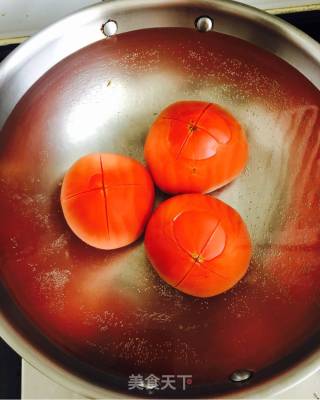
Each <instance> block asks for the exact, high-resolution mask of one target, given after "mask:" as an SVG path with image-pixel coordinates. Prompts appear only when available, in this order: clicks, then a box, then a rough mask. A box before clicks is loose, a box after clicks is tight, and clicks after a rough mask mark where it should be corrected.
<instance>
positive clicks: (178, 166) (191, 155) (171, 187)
mask: <svg viewBox="0 0 320 400" xmlns="http://www.w3.org/2000/svg"><path fill="white" fill-rule="evenodd" d="M145 158H146V160H147V163H148V166H149V169H150V171H151V174H152V176H153V179H154V181H155V183H156V184H157V185H158V186H159V188H160V189H162V190H163V191H165V192H168V193H193V192H196V193H197V192H200V193H207V192H210V191H212V190H214V189H217V188H219V187H221V186H223V185H225V184H227V183H229V182H231V181H232V180H233V179H234V178H235V177H237V176H238V175H239V174H240V172H241V171H242V170H243V169H244V167H245V165H246V162H247V158H248V145H247V141H246V137H245V134H244V132H243V129H242V127H241V126H240V124H239V123H238V122H237V121H236V119H235V118H234V117H233V116H232V115H231V114H230V113H228V112H227V111H226V110H224V109H222V108H221V107H220V106H218V105H216V104H212V103H205V102H202V101H181V102H177V103H174V104H172V105H171V106H169V107H167V108H166V109H165V110H164V111H162V113H161V114H160V115H159V116H158V118H157V119H156V120H155V122H154V123H153V125H152V127H151V129H150V131H149V134H148V136H147V140H146V144H145Z"/></svg>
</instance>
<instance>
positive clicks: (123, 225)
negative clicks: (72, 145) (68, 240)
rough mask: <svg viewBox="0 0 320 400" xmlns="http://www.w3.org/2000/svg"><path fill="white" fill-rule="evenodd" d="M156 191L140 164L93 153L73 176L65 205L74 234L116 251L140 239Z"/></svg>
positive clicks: (64, 197) (70, 175)
mask: <svg viewBox="0 0 320 400" xmlns="http://www.w3.org/2000/svg"><path fill="white" fill-rule="evenodd" d="M153 201H154V187H153V182H152V180H151V177H150V175H149V173H148V172H147V170H146V169H145V168H144V167H143V165H141V164H140V163H139V162H137V161H135V160H133V159H131V158H129V157H125V156H121V155H117V154H90V155H87V156H85V157H82V158H80V159H79V160H78V161H77V162H76V163H75V164H74V165H73V166H72V167H71V168H70V170H69V171H68V172H67V174H66V175H65V177H64V180H63V184H62V189H61V205H62V210H63V213H64V216H65V218H66V221H67V223H68V225H69V227H70V228H71V229H72V231H73V232H74V233H75V234H76V235H77V236H78V237H79V238H80V239H82V240H83V241H84V242H86V243H87V244H89V245H91V246H93V247H97V248H100V249H115V248H119V247H123V246H126V245H128V244H130V243H132V242H133V241H135V240H136V239H137V238H138V237H139V236H140V235H141V233H142V232H143V229H144V226H145V224H146V222H147V220H148V218H149V216H150V213H151V211H152V206H153Z"/></svg>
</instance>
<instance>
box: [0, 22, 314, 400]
mask: <svg viewBox="0 0 320 400" xmlns="http://www.w3.org/2000/svg"><path fill="white" fill-rule="evenodd" d="M186 99H195V100H204V101H210V102H214V103H218V104H220V105H222V106H223V107H225V108H227V109H228V110H229V111H231V112H232V113H233V114H234V115H235V116H236V117H237V118H238V120H239V121H240V122H241V123H242V125H243V127H244V128H245V131H246V134H247V137H248V141H249V144H250V160H249V163H248V166H247V168H246V171H245V172H244V173H243V174H242V175H241V176H240V177H239V178H238V179H237V180H236V181H234V182H233V183H231V184H229V185H228V186H227V187H224V188H222V189H220V190H219V191H217V192H214V193H212V195H213V196H217V197H218V198H220V199H222V200H224V201H225V202H227V203H228V204H230V205H231V206H233V207H234V208H235V209H237V210H238V211H239V212H240V213H241V215H242V217H243V218H244V220H245V222H246V223H247V226H248V228H249V231H250V234H251V238H252V241H253V243H254V253H253V257H252V261H251V264H250V268H249V272H248V274H247V275H246V276H245V278H244V279H243V280H242V281H241V282H240V283H239V284H238V285H237V286H236V287H234V288H233V289H232V290H230V291H228V292H227V293H225V294H222V295H219V296H216V297H213V298H209V299H200V298H194V297H190V296H187V295H183V294H182V293H180V292H178V291H177V290H175V289H173V288H171V287H169V286H168V285H167V284H165V283H164V282H163V281H161V279H160V278H159V277H158V276H157V275H156V273H155V272H154V271H153V269H152V267H151V266H150V264H149V262H148V260H147V259H146V256H145V252H144V247H143V240H142V239H141V240H140V241H138V242H137V243H134V244H133V245H131V246H128V247H126V248H124V249H120V250H116V251H101V250H96V249H94V248H91V247H88V246H87V245H85V244H84V243H82V242H80V241H79V240H78V239H77V238H76V237H75V236H74V235H73V234H72V233H71V231H70V230H69V229H68V227H67V225H66V223H65V221H64V218H63V215H62V212H61V208H60V204H59V192H60V186H61V181H62V178H63V175H64V173H65V172H66V170H67V169H68V168H69V167H70V166H71V164H72V163H73V162H74V161H75V160H76V159H78V158H79V157H81V156H83V155H85V154H87V153H90V152H97V151H101V152H116V153H121V154H125V155H128V156H131V157H134V158H136V159H137V160H140V161H142V162H143V144H144V140H145V137H146V134H147V132H148V127H149V126H150V124H151V123H152V121H153V120H154V118H155V117H156V116H157V114H158V113H159V112H160V111H161V109H162V108H164V107H165V106H166V105H168V104H169V103H171V102H174V101H177V100H186ZM319 104H320V95H319V91H318V90H317V89H316V88H315V86H313V85H312V84H311V83H310V82H309V81H308V80H307V79H306V78H305V77H304V76H303V75H302V74H301V73H300V72H298V71H297V70H295V69H294V68H293V67H291V66H289V64H287V63H286V62H285V61H283V60H281V59H280V58H278V57H276V56H274V55H272V54H271V53H269V52H266V51H264V50H262V49H259V48H258V47H255V46H253V45H252V44H249V43H248V42H245V41H243V40H240V39H237V38H235V37H231V36H228V35H224V34H220V33H217V32H208V33H205V34H203V33H199V32H197V31H196V30H193V29H184V28H159V29H148V30H137V31H133V32H128V33H123V34H119V35H116V36H115V37H112V38H109V39H107V40H101V41H98V42H96V43H94V44H92V45H89V46H87V47H85V48H83V49H81V50H79V51H78V52H76V53H74V54H72V55H71V56H69V57H68V58H66V59H64V60H63V61H61V62H60V63H58V64H57V65H55V66H54V67H53V68H52V69H51V70H49V71H48V72H47V73H46V74H45V75H44V76H43V77H42V78H41V79H39V80H38V81H37V82H36V83H35V84H34V85H33V86H32V88H31V89H30V90H29V91H28V92H27V93H26V94H25V95H24V96H23V98H22V99H21V100H20V101H19V103H18V104H17V106H16V107H15V109H14V110H13V112H12V113H11V115H10V117H9V118H8V120H7V122H6V124H5V125H4V127H3V129H2V132H1V139H0V145H1V147H0V181H1V186H0V210H1V211H0V214H1V225H0V253H1V264H0V269H1V278H2V282H3V284H4V286H5V287H6V288H7V289H8V292H9V293H10V294H9V295H2V296H11V298H13V299H14V301H15V302H16V304H17V305H18V307H19V309H20V310H21V312H22V313H23V314H24V316H25V317H26V318H27V319H28V320H29V321H30V322H31V323H32V324H33V325H34V327H35V330H37V331H38V332H41V334H42V335H43V336H45V337H47V338H49V340H50V342H48V343H47V345H46V346H47V347H55V348H56V349H57V350H55V351H56V352H57V354H60V353H61V354H63V357H67V358H68V360H69V361H68V362H69V369H70V370H71V371H72V372H73V373H74V374H77V373H78V374H79V370H80V367H79V366H80V365H82V367H81V368H82V369H83V371H87V372H86V373H87V378H88V379H89V375H90V379H91V381H92V382H94V380H95V379H96V380H99V385H100V386H102V387H104V386H105V387H106V388H108V387H110V385H111V382H112V383H113V385H114V386H116V388H117V389H119V390H123V391H125V392H127V393H128V390H127V389H128V376H129V375H131V374H139V373H140V374H151V373H153V374H155V375H158V376H159V375H162V374H167V375H168V374H174V375H177V374H188V375H192V385H190V387H189V388H188V392H184V393H182V392H179V391H178V392H172V391H169V392H168V393H166V392H165V391H164V392H163V393H161V395H164V396H166V395H168V396H171V397H172V396H181V395H183V396H184V397H185V396H198V395H204V394H206V395H217V394H219V395H223V394H226V393H228V392H229V391H233V390H238V389H239V388H241V387H242V386H243V385H241V384H235V383H234V382H232V381H231V380H230V376H231V375H232V373H233V372H234V371H237V370H246V371H250V372H251V373H252V374H253V375H252V378H251V379H250V380H249V381H248V382H246V384H245V387H248V386H250V385H252V386H255V385H256V384H257V383H258V382H259V380H260V379H262V378H264V377H266V376H267V377H269V378H270V377H272V376H274V374H276V373H278V372H279V371H281V369H282V368H284V367H287V366H288V364H290V363H292V362H293V360H294V359H295V357H298V356H299V354H300V352H301V349H302V348H303V349H304V351H305V352H308V351H310V350H311V349H312V348H313V347H312V346H314V337H315V335H316V334H317V333H318V329H319V322H318V321H319V317H320V307H319V298H320V286H319V283H318V282H319V280H320V257H319V253H320V251H319V249H320V247H319V237H320V212H319V204H320V203H319V202H320V198H319V197H320V195H319V193H320V192H319V189H318V182H319V179H320V164H319V151H320V150H319V148H320V147H319V146H320V117H319ZM164 168H165V165H164ZM164 198H165V195H163V194H161V193H160V192H159V193H158V195H157V201H158V202H159V201H161V200H163V199H164ZM56 346H57V347H56ZM88 371H89V372H88ZM93 376H95V378H93ZM135 394H137V393H135ZM140 394H141V393H140ZM154 394H155V395H156V396H159V393H158V392H156V391H155V392H154Z"/></svg>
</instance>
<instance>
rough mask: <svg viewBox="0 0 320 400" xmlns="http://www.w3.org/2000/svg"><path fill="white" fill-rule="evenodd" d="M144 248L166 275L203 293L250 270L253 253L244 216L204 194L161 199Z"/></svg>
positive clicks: (193, 291)
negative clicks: (242, 217) (162, 200)
mask: <svg viewBox="0 0 320 400" xmlns="http://www.w3.org/2000/svg"><path fill="white" fill-rule="evenodd" d="M145 249H146V252H147V255H148V258H149V259H150V261H151V263H152V265H153V267H154V268H155V270H156V271H157V272H158V273H159V275H160V276H161V277H162V279H164V280H165V281H166V282H167V283H169V284H170V285H171V286H173V287H175V288H177V289H178V290H180V291H182V292H184V293H187V294H190V295H192V296H198V297H210V296H215V295H217V294H220V293H222V292H225V291H226V290H228V289H230V288H231V287H233V286H234V285H235V284H236V283H237V282H238V281H239V280H240V279H241V278H242V277H243V276H244V274H245V273H246V271H247V269H248V266H249V262H250V257H251V251H252V248H251V241H250V236H249V233H248V231H247V228H246V226H245V224H244V222H243V221H242V219H241V217H240V215H239V214H238V213H237V212H236V211H235V210H234V209H233V208H232V207H230V206H228V205H227V204H225V203H223V202H222V201H220V200H218V199H216V198H213V197H211V196H206V195H202V194H185V195H179V196H175V197H172V198H170V199H168V200H166V201H164V202H163V203H161V204H160V206H159V207H158V208H157V209H156V211H155V212H154V214H153V215H152V217H151V219H150V221H149V223H148V225H147V228H146V233H145Z"/></svg>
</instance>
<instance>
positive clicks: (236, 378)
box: [230, 369, 253, 382]
mask: <svg viewBox="0 0 320 400" xmlns="http://www.w3.org/2000/svg"><path fill="white" fill-rule="evenodd" d="M252 375H253V373H252V371H249V370H246V369H238V370H236V371H234V372H233V373H232V374H231V375H230V380H231V381H232V382H245V381H247V380H249V379H250V378H251V377H252Z"/></svg>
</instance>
